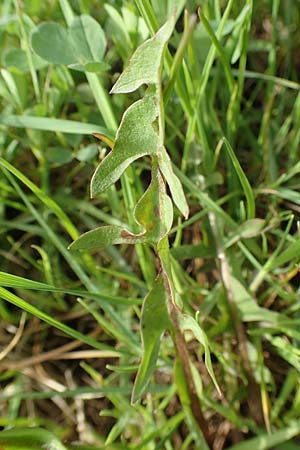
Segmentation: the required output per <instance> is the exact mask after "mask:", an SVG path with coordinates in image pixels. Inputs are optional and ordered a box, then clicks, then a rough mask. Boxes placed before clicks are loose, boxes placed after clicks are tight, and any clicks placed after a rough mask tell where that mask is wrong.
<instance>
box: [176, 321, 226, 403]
mask: <svg viewBox="0 0 300 450" xmlns="http://www.w3.org/2000/svg"><path fill="white" fill-rule="evenodd" d="M180 326H181V328H182V330H183V331H186V330H190V331H192V333H193V334H194V336H195V338H196V339H197V341H198V342H199V343H200V344H201V345H203V347H204V354H205V366H206V368H207V371H208V373H209V375H210V376H211V379H212V381H213V383H214V385H215V387H216V389H217V391H218V393H219V394H220V395H222V393H221V390H220V387H219V385H218V382H217V380H216V377H215V374H214V370H213V367H212V363H211V358H210V351H209V344H208V339H207V336H206V334H205V333H204V331H203V330H202V328H201V327H200V325H199V323H198V322H197V321H196V320H195V319H194V318H193V317H191V316H188V315H186V314H182V315H181V316H180Z"/></svg>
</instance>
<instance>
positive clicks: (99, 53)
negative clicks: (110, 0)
mask: <svg viewBox="0 0 300 450" xmlns="http://www.w3.org/2000/svg"><path fill="white" fill-rule="evenodd" d="M69 35H70V38H71V42H72V45H73V47H74V48H75V55H76V60H77V62H79V63H88V62H93V61H95V62H100V61H102V59H103V57H104V53H105V49H106V38H105V34H104V31H103V30H102V28H101V26H100V25H99V23H98V22H97V21H96V20H95V19H93V17H91V16H88V15H86V14H83V15H81V16H79V17H76V18H75V19H74V20H73V22H72V23H71V27H70V29H69Z"/></svg>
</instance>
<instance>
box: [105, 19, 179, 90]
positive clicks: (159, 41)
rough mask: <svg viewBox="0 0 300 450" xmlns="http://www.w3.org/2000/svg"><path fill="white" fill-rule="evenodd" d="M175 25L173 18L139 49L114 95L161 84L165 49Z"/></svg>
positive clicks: (114, 88) (123, 74)
mask: <svg viewBox="0 0 300 450" xmlns="http://www.w3.org/2000/svg"><path fill="white" fill-rule="evenodd" d="M174 25H175V18H174V16H172V17H171V18H170V19H169V20H168V21H167V22H166V23H165V25H164V26H163V27H162V28H160V30H158V32H157V33H156V34H155V35H154V36H153V37H152V38H150V39H148V40H147V41H146V42H144V43H143V44H142V45H140V47H138V48H137V50H136V51H135V53H134V54H133V56H132V57H131V59H130V61H129V64H128V66H127V68H126V69H125V70H124V72H123V73H122V75H121V76H120V78H119V79H118V80H117V82H116V83H115V85H114V86H113V88H112V90H111V93H112V94H120V93H127V92H133V91H135V90H136V89H138V88H139V87H140V86H142V85H143V84H147V85H149V84H155V85H157V84H158V83H159V80H160V68H161V64H162V58H163V53H164V49H165V46H166V44H167V42H168V40H169V38H170V37H171V34H172V32H173V29H174Z"/></svg>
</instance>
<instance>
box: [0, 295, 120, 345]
mask: <svg viewBox="0 0 300 450" xmlns="http://www.w3.org/2000/svg"><path fill="white" fill-rule="evenodd" d="M0 298H2V299H3V300H5V301H7V302H9V303H12V304H13V305H15V306H17V307H18V308H21V309H23V311H26V312H28V313H29V314H32V315H34V316H36V317H38V318H39V319H41V320H42V321H43V322H46V323H48V324H49V325H51V326H53V327H55V328H57V329H58V330H61V331H62V332H63V333H65V334H66V335H67V336H70V337H72V338H73V339H78V340H79V341H82V342H85V343H86V344H88V345H90V346H91V347H94V348H98V349H99V350H111V351H114V350H113V349H112V348H111V347H110V346H108V345H104V344H101V343H100V342H97V341H96V340H95V339H93V338H91V337H90V336H85V335H84V334H82V333H80V332H79V331H76V330H74V329H73V328H71V327H69V326H68V325H65V324H64V323H62V322H60V321H59V320H56V319H54V318H53V317H51V316H49V315H48V314H46V313H45V312H43V311H41V310H39V309H38V308H36V307H35V306H33V305H31V304H30V303H28V302H26V301H25V300H23V299H21V298H20V297H18V296H17V295H15V294H13V293H12V292H9V291H7V290H6V289H4V288H2V287H0ZM116 353H118V352H116Z"/></svg>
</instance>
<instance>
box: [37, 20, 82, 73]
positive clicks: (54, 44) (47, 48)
mask: <svg viewBox="0 0 300 450" xmlns="http://www.w3.org/2000/svg"><path fill="white" fill-rule="evenodd" d="M49 39H51V45H50V42H49ZM31 45H32V48H33V50H34V51H35V53H36V54H37V55H39V56H40V57H41V58H43V59H45V60H46V61H49V62H51V63H54V64H66V65H68V64H75V63H76V62H77V58H76V54H75V48H74V46H73V45H72V41H71V39H70V35H69V33H68V30H66V28H64V27H63V26H62V25H60V24H59V23H55V22H45V23H42V24H41V25H39V26H38V27H37V28H36V30H34V31H33V33H32V35H31Z"/></svg>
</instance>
